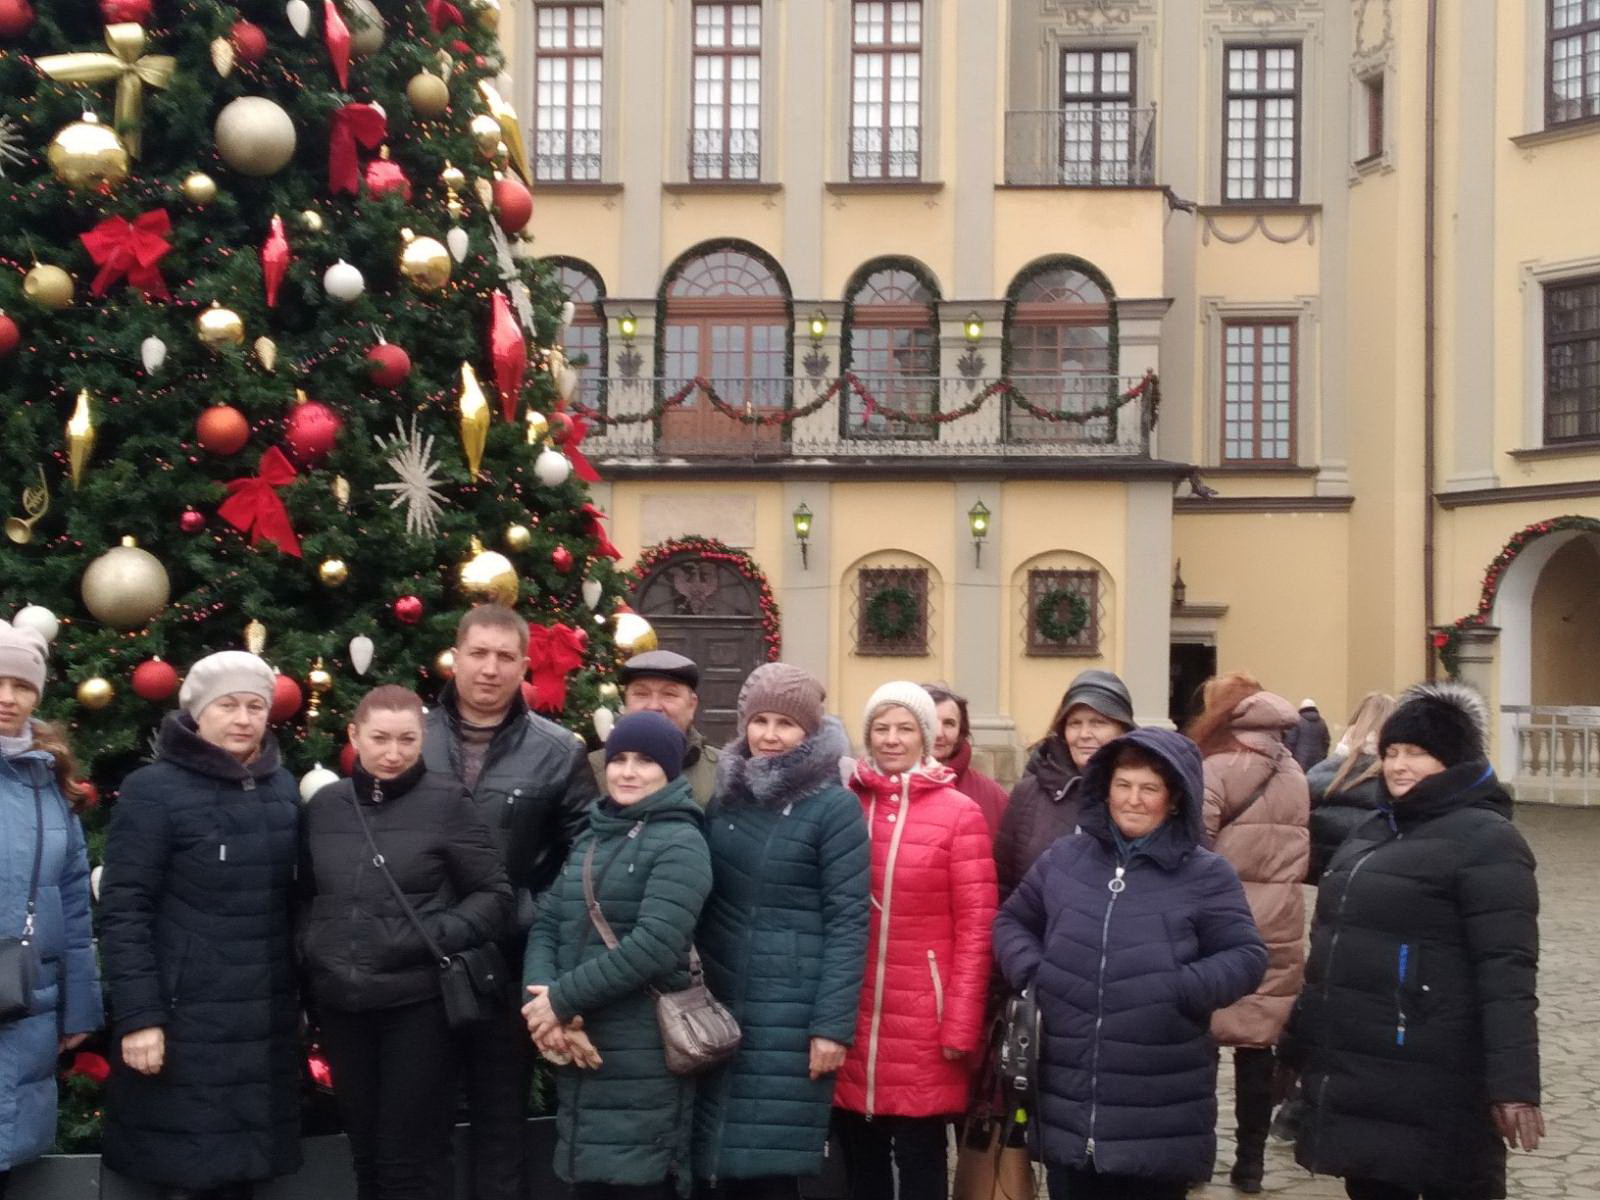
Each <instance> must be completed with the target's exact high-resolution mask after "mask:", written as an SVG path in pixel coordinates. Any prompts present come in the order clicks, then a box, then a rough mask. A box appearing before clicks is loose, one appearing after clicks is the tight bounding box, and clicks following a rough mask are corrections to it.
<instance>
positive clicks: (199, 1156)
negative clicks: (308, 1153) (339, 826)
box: [100, 650, 302, 1200]
mask: <svg viewBox="0 0 1600 1200" xmlns="http://www.w3.org/2000/svg"><path fill="white" fill-rule="evenodd" d="M273 683H274V674H273V671H272V668H271V667H269V666H267V664H266V663H264V662H262V661H261V660H260V659H259V658H257V657H256V656H255V655H253V654H247V653H245V652H244V651H242V650H228V651H223V652H222V653H220V654H213V655H210V656H209V657H207V658H203V659H201V660H200V661H199V662H197V663H195V665H194V666H193V667H192V668H190V671H189V674H188V677H187V678H186V679H185V680H184V684H183V690H182V691H181V692H180V693H179V702H180V703H181V704H182V706H183V710H184V711H182V712H178V713H172V714H170V715H169V716H168V717H167V719H166V720H165V721H164V722H163V723H162V726H161V731H160V733H159V735H158V737H157V741H156V761H155V762H154V763H152V764H151V765H150V766H148V767H141V768H140V769H139V770H137V771H135V772H134V773H133V774H131V775H129V776H128V778H127V779H126V780H124V781H123V785H122V793H121V795H120V796H119V797H118V799H117V804H116V808H115V809H114V810H113V811H112V814H111V832H110V837H109V840H108V841H107V843H106V860H105V874H104V877H103V879H102V883H101V893H100V916H101V924H100V950H101V957H102V962H103V964H104V968H105V981H106V987H107V991H108V993H109V995H110V1002H111V1020H112V1030H113V1033H114V1035H115V1037H114V1039H113V1043H112V1049H113V1061H112V1072H111V1080H110V1083H109V1085H108V1088H107V1093H106V1128H105V1161H106V1164H107V1165H108V1166H110V1167H112V1168H114V1169H115V1170H117V1171H120V1172H122V1173H123V1174H125V1175H130V1176H132V1177H134V1178H136V1179H143V1180H145V1181H147V1182H150V1183H154V1184H159V1185H162V1186H163V1187H164V1188H165V1189H167V1190H166V1193H165V1194H166V1195H167V1196H169V1197H172V1198H173V1200H196V1198H200V1197H205V1198H209V1200H244V1198H246V1197H248V1196H249V1195H250V1194H251V1190H252V1185H253V1184H254V1183H256V1182H260V1181H263V1180H267V1179H270V1178H272V1177H273V1176H276V1175H283V1174H287V1173H288V1172H290V1171H293V1170H295V1169H296V1168H297V1167H298V1166H299V1165H300V1141H299V1135H300V1074H301V1070H302V1066H301V1061H300V1047H299V1038H298V1032H299V1024H300V1003H299V999H298V996H297V994H296V989H295V977H294V957H293V948H292V935H293V927H292V908H293V899H294V871H295V854H296V840H297V825H298V822H299V817H300V803H299V796H298V795H297V794H296V790H295V784H294V780H293V779H292V778H290V776H289V773H288V772H287V771H285V770H284V769H283V768H282V767H281V766H280V765H279V759H278V744H277V741H276V740H275V739H274V738H273V736H272V735H271V734H270V733H269V732H267V711H268V708H269V706H270V705H271V703H272V690H273Z"/></svg>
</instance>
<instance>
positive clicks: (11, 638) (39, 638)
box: [0, 621, 50, 695]
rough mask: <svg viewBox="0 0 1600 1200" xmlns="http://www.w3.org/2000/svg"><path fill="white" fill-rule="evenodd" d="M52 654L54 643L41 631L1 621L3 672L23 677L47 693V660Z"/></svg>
mask: <svg viewBox="0 0 1600 1200" xmlns="http://www.w3.org/2000/svg"><path fill="white" fill-rule="evenodd" d="M49 656H50V644H49V643H48V642H46V641H45V640H44V635H43V634H41V633H40V632H39V631H38V630H36V629H30V628H28V627H27V626H26V625H12V624H11V622H9V621H0V675H3V676H6V677H8V678H11V679H20V680H22V682H23V683H25V684H27V685H28V686H29V687H31V688H32V689H33V690H34V691H36V692H38V693H39V694H40V695H43V694H44V672H45V661H46V659H48V658H49Z"/></svg>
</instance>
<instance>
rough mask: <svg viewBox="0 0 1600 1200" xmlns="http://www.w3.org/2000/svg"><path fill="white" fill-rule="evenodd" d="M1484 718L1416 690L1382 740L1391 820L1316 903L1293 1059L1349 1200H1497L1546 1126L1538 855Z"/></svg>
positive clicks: (1317, 1161) (1363, 828) (1304, 1154)
mask: <svg viewBox="0 0 1600 1200" xmlns="http://www.w3.org/2000/svg"><path fill="white" fill-rule="evenodd" d="M1487 725H1488V713H1487V710H1486V708H1485V706H1484V703H1483V700H1482V699H1481V698H1480V697H1479V696H1478V694H1477V693H1476V692H1474V691H1472V690H1471V689H1470V688H1466V687H1462V686H1461V685H1459V684H1437V685H1432V684H1430V685H1419V686H1417V687H1414V688H1412V689H1411V690H1410V691H1408V692H1407V693H1406V694H1405V695H1404V696H1403V697H1401V701H1400V705H1399V707H1398V708H1397V709H1396V710H1395V712H1394V714H1393V715H1392V716H1391V717H1390V718H1389V719H1388V721H1387V722H1385V724H1384V726H1383V732H1382V734H1381V735H1380V736H1379V742H1378V745H1379V752H1380V754H1381V757H1382V763H1383V771H1382V781H1383V794H1382V802H1381V803H1380V805H1379V808H1378V811H1377V812H1376V813H1374V814H1373V816H1372V817H1371V818H1369V819H1368V820H1367V821H1366V822H1364V823H1363V824H1362V825H1360V826H1359V827H1358V828H1357V829H1356V830H1355V832H1353V833H1352V834H1351V835H1350V837H1349V839H1348V840H1347V841H1346V842H1345V843H1344V845H1343V846H1341V847H1340V848H1339V850H1338V852H1337V853H1336V854H1335V855H1334V857H1333V861H1332V863H1331V864H1330V865H1329V867H1328V871H1327V874H1325V875H1324V876H1323V877H1322V882H1321V886H1320V888H1319V890H1318V894H1317V912H1316V920H1315V923H1314V925H1313V927H1312V933H1311V955H1310V958H1309V959H1308V961H1307V964H1306V983H1305V990H1304V991H1303V992H1302V993H1301V995H1300V1000H1299V1002H1298V1004H1297V1005H1296V1007H1295V1011H1294V1015H1293V1016H1292V1017H1291V1018H1290V1022H1289V1028H1288V1030H1287V1031H1286V1033H1285V1034H1284V1039H1283V1042H1282V1043H1281V1044H1280V1046H1279V1057H1280V1058H1281V1059H1282V1060H1283V1061H1284V1062H1285V1064H1286V1065H1287V1066H1288V1067H1290V1068H1291V1069H1293V1070H1299V1071H1303V1072H1304V1081H1303V1082H1304V1084H1305V1088H1304V1091H1305V1097H1306V1101H1307V1113H1306V1118H1305V1123H1304V1125H1303V1127H1302V1130H1301V1133H1300V1137H1299V1141H1298V1144H1297V1147H1296V1158H1297V1159H1298V1160H1299V1162H1300V1163H1301V1165H1302V1166H1305V1167H1306V1168H1308V1169H1310V1170H1312V1171H1316V1172H1320V1173H1322V1174H1328V1175H1340V1176H1343V1177H1344V1180H1345V1191H1346V1192H1347V1193H1348V1195H1349V1196H1350V1197H1351V1198H1352V1200H1416V1198H1417V1197H1419V1196H1420V1197H1422V1198H1423V1200H1494V1198H1498V1197H1503V1196H1504V1195H1505V1194H1506V1147H1507V1146H1512V1147H1516V1146H1519V1145H1520V1146H1521V1147H1522V1148H1523V1149H1526V1150H1532V1149H1534V1148H1535V1147H1537V1146H1538V1144H1539V1139H1540V1138H1541V1137H1542V1136H1543V1135H1544V1117H1543V1115H1542V1113H1541V1112H1540V1110H1539V1032H1538V1025H1537V1021H1536V1019H1535V1010H1536V1009H1537V1007H1538V998H1537V996H1536V994H1535V979H1536V975H1537V970H1538V957H1539V929H1538V912H1539V891H1538V886H1537V884H1536V882H1535V880H1534V861H1533V854H1532V853H1531V852H1530V851H1529V849H1528V845H1527V843H1526V842H1525V841H1523V839H1522V835H1521V834H1520V833H1518V832H1517V830H1516V828H1515V827H1514V826H1513V825H1512V823H1511V799H1510V797H1509V796H1508V795H1507V794H1506V792H1505V790H1504V789H1503V788H1502V787H1501V786H1500V783H1499V781H1498V780H1497V779H1496V778H1495V774H1494V768H1493V767H1491V766H1490V765H1489V762H1488V759H1487V756H1486V730H1487Z"/></svg>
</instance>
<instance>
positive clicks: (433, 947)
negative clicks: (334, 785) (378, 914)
mask: <svg viewBox="0 0 1600 1200" xmlns="http://www.w3.org/2000/svg"><path fill="white" fill-rule="evenodd" d="M350 802H351V803H352V804H354V805H355V806H356V820H357V822H359V823H360V825H361V833H362V835H363V836H364V837H365V838H366V839H367V848H368V849H370V850H371V851H372V865H373V866H375V867H377V868H378V871H379V872H380V873H381V874H382V875H383V878H384V880H385V881H386V882H387V883H388V885H389V890H390V891H391V892H393V893H394V898H395V899H396V900H397V901H399V903H400V907H401V908H402V909H403V910H404V911H405V914H406V917H407V919H408V920H410V922H411V925H412V928H414V929H415V930H416V931H417V936H418V937H420V938H421V939H422V944H423V946H425V947H426V948H427V951H428V953H429V954H431V955H433V958H434V961H435V962H437V963H438V964H439V965H440V966H441V967H442V966H444V964H445V963H447V962H449V961H450V956H449V955H448V954H446V953H445V952H444V951H443V950H441V949H440V948H439V943H438V942H436V941H434V940H433V938H431V937H429V936H428V931H427V929H425V928H424V927H423V924H422V918H421V917H419V916H417V910H416V909H414V908H412V907H411V901H409V900H407V899H406V894H405V893H404V892H402V891H401V890H400V885H399V884H398V883H396V882H395V878H394V876H393V875H391V874H389V865H388V864H387V863H386V862H384V860H383V854H382V852H381V851H379V849H378V843H377V842H375V841H373V840H372V827H371V826H370V825H368V824H367V814H366V813H364V812H362V811H361V797H360V796H358V795H354V794H352V795H351V797H350Z"/></svg>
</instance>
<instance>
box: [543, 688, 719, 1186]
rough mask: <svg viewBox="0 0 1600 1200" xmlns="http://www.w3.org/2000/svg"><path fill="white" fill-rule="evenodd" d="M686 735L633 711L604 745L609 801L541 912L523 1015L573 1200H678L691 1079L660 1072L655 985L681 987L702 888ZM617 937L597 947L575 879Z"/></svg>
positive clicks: (700, 840)
mask: <svg viewBox="0 0 1600 1200" xmlns="http://www.w3.org/2000/svg"><path fill="white" fill-rule="evenodd" d="M683 756H684V739H683V734H682V733H680V732H679V730H678V727H677V726H676V725H674V724H673V723H672V722H671V721H669V720H667V719H666V718H665V717H663V716H661V715H660V714H659V713H652V712H638V713H630V714H629V715H627V716H625V717H623V718H622V719H621V720H619V721H618V722H617V724H616V726H615V728H613V729H612V731H611V736H610V737H609V738H607V739H606V748H605V760H606V779H605V785H606V787H605V790H606V797H605V798H604V799H602V800H600V801H599V802H597V803H596V804H595V806H594V808H592V809H591V810H590V815H589V828H588V830H587V831H586V832H585V833H583V834H581V835H580V836H579V838H578V840H577V842H576V843H574V845H573V847H572V853H571V855H570V856H569V857H568V859H567V863H566V866H565V867H563V868H562V871H561V876H560V878H558V879H557V880H556V882H555V883H554V884H553V885H551V888H550V890H549V891H548V892H547V893H546V894H545V896H544V897H543V899H542V901H541V903H540V905H539V916H538V918H537V920H536V921H535V922H534V926H533V930H532V932H531V933H530V934H529V937H528V951H527V959H526V961H525V963H524V969H523V976H524V983H525V984H526V985H527V991H528V995H529V997H530V999H529V1001H528V1003H527V1004H526V1005H524V1007H523V1010H522V1012H523V1015H524V1016H525V1017H526V1018H527V1021H528V1030H529V1033H530V1034H531V1035H532V1036H533V1039H534V1042H535V1044H536V1045H538V1047H539V1049H540V1051H541V1052H543V1053H544V1054H545V1056H546V1057H547V1058H550V1059H551V1060H552V1061H555V1062H557V1063H560V1064H562V1065H560V1066H558V1068H557V1071H556V1094H557V1098H558V1107H557V1110H556V1133H557V1143H556V1162H555V1167H556V1174H557V1175H559V1176H560V1177H561V1178H562V1179H564V1180H566V1181H567V1182H569V1183H571V1184H572V1185H573V1191H574V1195H575V1196H576V1197H577V1200H610V1198H613V1197H614V1198H616V1200H622V1198H624V1197H627V1198H628V1200H670V1198H671V1197H672V1196H673V1195H674V1192H675V1191H676V1193H677V1194H681V1195H688V1191H689V1184H690V1170H689V1131H690V1122H691V1120H692V1117H693V1108H694V1082H693V1080H691V1079H687V1078H681V1077H679V1076H676V1075H673V1074H672V1073H671V1072H669V1071H668V1070H667V1063H666V1053H665V1051H664V1050H663V1048H662V1045H661V1033H660V1030H659V1029H658V1028H657V1025H656V1013H655V1000H654V999H653V998H652V996H651V994H650V992H651V989H658V990H660V991H669V992H670V991H675V990H677V989H680V988H684V987H687V986H688V983H689V948H690V946H691V944H692V943H693V941H694V929H695V922H696V921H697V920H698V919H699V917H700V908H701V906H702V905H703V904H704V903H705V899H706V894H707V893H708V892H709V891H710V890H711V857H710V855H709V853H708V852H707V850H706V841H705V835H704V834H703V833H702V832H701V828H700V825H701V813H700V808H699V806H698V805H697V804H696V803H695V801H694V794H693V792H692V791H691V790H690V787H689V781H688V780H687V779H685V778H683V777H682V770H683ZM586 870H587V871H589V872H590V874H591V877H592V879H593V886H594V894H595V899H596V902H597V903H598V906H599V908H600V912H601V914H602V915H603V916H604V918H605V920H606V923H607V924H608V925H610V927H611V929H612V931H613V932H614V935H615V937H616V940H617V945H616V948H615V949H607V948H606V940H605V939H604V938H603V937H602V936H601V934H600V932H599V930H598V929H597V928H596V927H595V925H594V922H593V921H592V920H591V919H590V916H589V912H588V908H587V906H586V904H585V902H584V873H585V871H586Z"/></svg>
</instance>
